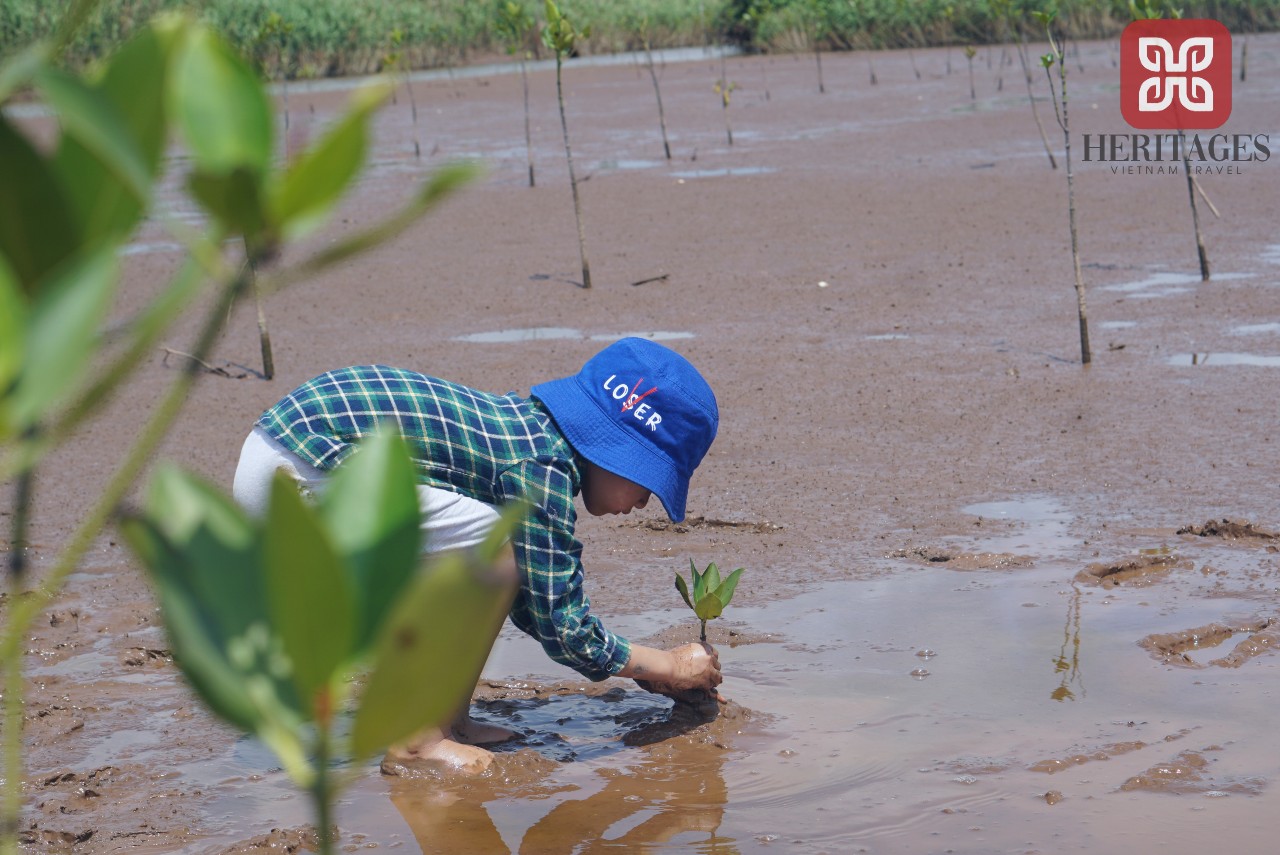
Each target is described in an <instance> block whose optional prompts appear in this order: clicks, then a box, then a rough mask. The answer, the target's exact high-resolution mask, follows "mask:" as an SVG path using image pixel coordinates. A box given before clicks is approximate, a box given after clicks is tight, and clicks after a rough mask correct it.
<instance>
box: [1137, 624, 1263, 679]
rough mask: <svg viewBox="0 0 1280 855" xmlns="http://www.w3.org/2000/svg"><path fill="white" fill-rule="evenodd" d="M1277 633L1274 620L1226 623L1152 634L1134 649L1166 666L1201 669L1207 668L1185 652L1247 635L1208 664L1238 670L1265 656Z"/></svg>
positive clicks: (1214, 645)
mask: <svg viewBox="0 0 1280 855" xmlns="http://www.w3.org/2000/svg"><path fill="white" fill-rule="evenodd" d="M1278 630H1280V626H1278V625H1277V621H1276V619H1275V618H1271V617H1264V618H1253V619H1250V620H1244V621H1234V622H1230V623H1211V624H1207V625H1205V626H1199V627H1195V628H1193V629H1184V630H1181V631H1179V632H1165V633H1153V634H1152V635H1148V636H1147V637H1146V638H1144V639H1142V640H1141V641H1139V642H1138V646H1139V647H1142V648H1143V649H1144V650H1147V651H1148V652H1149V653H1150V654H1151V656H1152V657H1153V658H1155V659H1158V660H1160V661H1161V662H1164V663H1166V664H1168V665H1179V666H1182V667H1184V668H1204V667H1207V666H1206V665H1205V664H1204V663H1201V662H1197V661H1196V660H1194V659H1192V658H1191V657H1190V656H1189V655H1188V651H1191V650H1204V649H1207V648H1210V647H1217V646H1218V645H1219V644H1222V643H1223V642H1224V641H1227V640H1228V639H1230V638H1231V637H1232V636H1234V635H1236V634H1237V633H1242V632H1247V633H1249V636H1248V637H1247V638H1245V639H1244V640H1243V641H1241V642H1240V643H1239V644H1237V645H1236V646H1235V648H1234V649H1233V650H1232V651H1231V652H1230V653H1229V654H1227V655H1226V656H1223V657H1220V658H1218V659H1213V660H1210V662H1209V663H1208V665H1214V666H1217V667H1220V668H1239V667H1240V666H1241V665H1243V664H1244V663H1245V662H1247V661H1248V660H1249V659H1252V658H1253V657H1254V656H1257V655H1259V654H1261V653H1265V652H1266V651H1267V650H1270V649H1271V648H1272V647H1274V646H1275V645H1276V644H1277V642H1280V632H1278Z"/></svg>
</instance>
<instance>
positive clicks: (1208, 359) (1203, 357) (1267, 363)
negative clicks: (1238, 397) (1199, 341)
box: [1169, 353, 1280, 368]
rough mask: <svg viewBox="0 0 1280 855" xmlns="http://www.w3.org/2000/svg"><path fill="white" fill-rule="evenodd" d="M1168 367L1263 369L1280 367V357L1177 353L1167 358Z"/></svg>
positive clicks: (1244, 354) (1252, 354) (1247, 354)
mask: <svg viewBox="0 0 1280 855" xmlns="http://www.w3.org/2000/svg"><path fill="white" fill-rule="evenodd" d="M1169 364H1170V365H1197V366H1199V365H1255V366H1260V367H1263V368H1275V367H1277V366H1280V356H1262V355H1260V354H1256V353H1179V354H1177V355H1175V356H1171V357H1169Z"/></svg>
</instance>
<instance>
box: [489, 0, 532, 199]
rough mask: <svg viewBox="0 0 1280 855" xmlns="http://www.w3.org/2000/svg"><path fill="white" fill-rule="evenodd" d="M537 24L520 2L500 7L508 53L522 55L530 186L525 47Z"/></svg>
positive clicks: (530, 153) (525, 133)
mask: <svg viewBox="0 0 1280 855" xmlns="http://www.w3.org/2000/svg"><path fill="white" fill-rule="evenodd" d="M536 26H537V22H536V21H534V20H533V16H532V15H530V14H529V13H528V11H527V10H526V9H525V8H524V6H522V5H520V4H519V3H515V2H512V0H507V2H506V3H504V4H503V5H502V6H501V7H500V8H499V9H498V29H499V30H501V32H502V35H503V37H504V38H505V39H506V40H507V53H508V54H511V55H513V56H517V55H518V56H519V57H520V81H521V83H522V84H523V85H524V150H525V153H526V154H527V155H528V159H529V186H530V187H533V186H534V180H533V137H532V135H531V134H530V133H529V69H528V66H527V64H526V60H527V59H528V58H529V51H528V50H527V49H526V48H525V41H526V39H527V38H528V35H529V33H530V32H532V31H533V30H534V29H535V27H536Z"/></svg>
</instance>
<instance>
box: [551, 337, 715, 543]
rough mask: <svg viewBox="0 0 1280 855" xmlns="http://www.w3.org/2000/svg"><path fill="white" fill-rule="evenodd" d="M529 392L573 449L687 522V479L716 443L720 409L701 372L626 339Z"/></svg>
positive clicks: (652, 345)
mask: <svg viewBox="0 0 1280 855" xmlns="http://www.w3.org/2000/svg"><path fill="white" fill-rule="evenodd" d="M530 391H531V393H532V394H533V396H534V397H535V398H537V399H538V400H540V401H541V402H542V403H543V405H544V406H545V407H546V408H547V410H548V411H550V413H551V416H552V418H554V419H555V420H556V424H557V425H558V426H559V428H560V431H561V432H562V433H563V434H564V436H565V439H567V440H568V441H569V444H570V445H572V446H573V448H574V450H575V451H576V452H578V453H579V454H581V455H582V456H583V457H585V458H586V459H587V460H589V461H591V462H592V463H594V464H595V465H597V466H599V467H600V468H601V469H606V470H608V471H609V472H612V473H613V474H615V475H620V476H622V477H623V478H626V479H627V480H628V481H632V482H634V483H636V484H639V485H640V486H641V487H644V488H645V489H647V490H649V491H650V492H651V493H653V494H654V495H655V496H657V497H658V498H659V499H661V500H662V506H663V507H664V508H665V509H666V511H667V516H668V517H670V518H671V521H672V522H680V521H681V520H683V519H684V509H685V501H686V500H687V499H688V496H689V479H690V478H691V477H692V476H693V470H694V469H696V468H698V464H699V463H701V462H702V458H703V457H704V456H705V455H706V453H707V449H709V448H710V447H711V442H712V440H714V439H715V438H716V428H717V427H718V426H719V424H720V410H719V408H718V407H717V406H716V397H715V395H714V394H713V393H712V391H711V387H710V386H708V385H707V381H706V380H703V379H702V375H701V374H699V373H698V370H697V369H696V368H694V367H693V365H691V364H690V363H689V361H688V360H687V359H685V358H684V357H683V356H681V355H680V354H678V353H676V352H675V351H674V350H671V349H670V348H668V347H664V346H663V345H660V344H658V343H656V342H652V341H649V340H648V339H643V338H624V339H621V340H619V341H616V342H614V343H613V344H611V345H609V346H608V347H606V348H605V349H604V350H602V351H600V352H599V353H597V354H596V355H595V356H593V357H591V359H589V360H587V363H586V365H584V366H582V370H581V371H579V372H578V373H577V374H575V375H573V376H572V377H562V378H560V379H559V380H551V381H549V382H546V383H539V384H538V385H537V386H534V387H533V388H532V389H531V390H530Z"/></svg>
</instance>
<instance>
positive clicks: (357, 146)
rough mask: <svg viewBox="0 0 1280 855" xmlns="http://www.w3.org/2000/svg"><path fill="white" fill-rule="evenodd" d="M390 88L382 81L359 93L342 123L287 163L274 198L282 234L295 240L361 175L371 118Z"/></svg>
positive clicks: (326, 211) (274, 207) (273, 213)
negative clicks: (286, 168) (287, 165)
mask: <svg viewBox="0 0 1280 855" xmlns="http://www.w3.org/2000/svg"><path fill="white" fill-rule="evenodd" d="M392 88H393V87H392V84H391V83H389V82H385V81H384V82H382V83H380V84H377V85H374V86H370V87H366V88H364V89H361V90H360V91H359V92H357V93H356V95H355V98H354V99H353V103H352V106H351V108H350V109H349V110H348V111H347V113H346V115H345V116H344V117H343V118H342V121H341V122H339V123H338V125H337V126H336V127H334V128H333V129H332V130H330V131H329V132H328V133H327V134H326V135H325V136H324V138H323V139H321V140H320V141H319V142H318V143H316V144H315V145H314V146H312V147H311V148H309V149H307V150H306V151H305V152H303V153H302V155H301V156H299V157H298V158H297V159H296V160H294V162H293V163H292V164H290V166H289V169H288V171H287V172H286V173H285V175H284V179H283V181H282V182H281V183H280V185H279V186H278V188H277V191H276V193H275V194H274V197H273V200H272V201H273V204H272V215H273V220H274V222H275V223H276V224H277V225H278V227H279V228H280V230H281V231H282V232H283V233H284V235H285V236H287V237H295V236H297V235H298V234H301V233H303V232H305V231H306V230H307V229H308V228H309V227H311V226H312V225H314V224H315V223H316V222H317V221H318V220H319V219H320V218H321V217H323V215H324V214H326V213H328V211H329V209H330V208H331V207H332V206H333V204H334V203H335V202H337V200H338V198H339V197H340V196H341V195H342V192H343V191H344V190H345V189H346V188H347V187H348V186H349V185H350V183H351V180H352V179H353V178H354V177H355V176H356V174H357V173H359V171H360V167H361V166H362V165H363V163H364V157H365V150H366V148H367V146H368V136H369V116H370V115H371V114H372V113H373V111H374V110H376V109H377V108H378V107H379V106H380V105H381V104H382V103H383V101H385V100H386V99H387V97H388V96H389V95H390V94H391V90H392Z"/></svg>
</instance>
